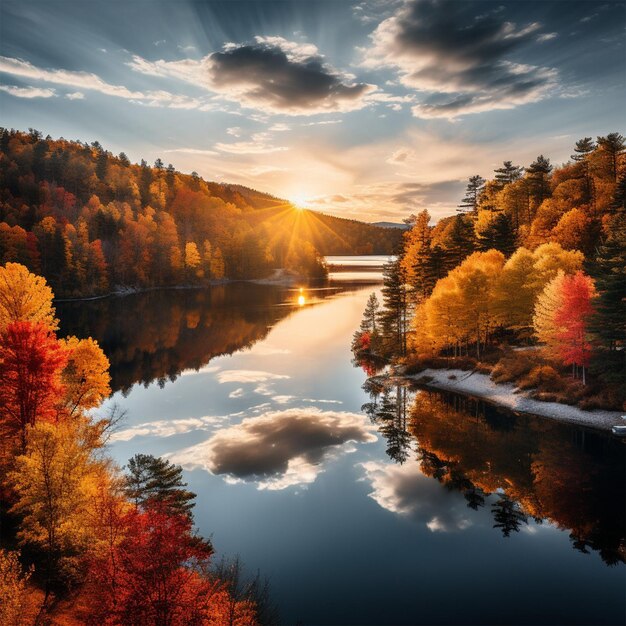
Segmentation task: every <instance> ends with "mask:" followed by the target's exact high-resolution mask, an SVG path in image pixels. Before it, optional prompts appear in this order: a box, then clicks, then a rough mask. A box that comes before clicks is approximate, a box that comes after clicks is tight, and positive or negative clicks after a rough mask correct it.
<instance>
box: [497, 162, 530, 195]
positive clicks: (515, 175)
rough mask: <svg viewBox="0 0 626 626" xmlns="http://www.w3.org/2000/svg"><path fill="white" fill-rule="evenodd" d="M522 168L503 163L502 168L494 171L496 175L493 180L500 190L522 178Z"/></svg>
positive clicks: (510, 163)
mask: <svg viewBox="0 0 626 626" xmlns="http://www.w3.org/2000/svg"><path fill="white" fill-rule="evenodd" d="M523 171H524V168H523V167H521V166H519V165H513V163H512V162H511V161H504V163H503V164H502V167H498V168H497V169H495V170H494V172H495V173H496V176H495V179H496V181H497V182H498V184H499V186H500V188H501V189H503V188H504V187H506V186H507V185H509V184H510V183H513V182H515V181H516V180H519V179H520V178H521V177H522V173H523Z"/></svg>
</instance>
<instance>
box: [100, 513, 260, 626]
mask: <svg viewBox="0 0 626 626" xmlns="http://www.w3.org/2000/svg"><path fill="white" fill-rule="evenodd" d="M122 523H123V527H124V538H123V539H122V540H121V541H120V542H119V543H118V544H117V545H115V546H113V547H112V548H111V550H110V551H109V553H108V554H107V555H106V556H104V557H100V558H97V559H95V560H94V561H93V562H92V564H91V568H90V570H91V572H90V576H89V579H90V580H91V591H90V593H89V596H90V601H89V603H88V604H89V611H90V614H89V617H88V622H89V623H93V624H99V625H101V624H106V625H113V624H116V625H117V624H155V625H159V626H160V625H162V626H165V625H167V626H179V625H180V626H183V625H186V624H211V625H213V624H216V625H217V624H221V623H222V621H221V617H220V616H222V615H225V614H226V612H227V607H228V600H229V598H230V596H229V594H228V592H227V589H226V588H225V587H224V585H223V584H221V583H220V582H219V581H217V580H215V579H213V578H211V577H210V576H208V575H207V574H206V573H207V571H208V562H209V558H210V556H211V554H212V552H213V549H212V547H211V545H210V543H208V542H207V541H204V540H203V539H202V538H200V537H198V536H197V535H195V534H194V533H193V532H192V528H191V520H190V518H189V516H187V515H176V514H172V513H171V512H168V511H167V510H165V509H164V508H162V507H158V506H149V507H148V508H146V509H145V510H140V509H134V510H132V511H130V512H129V513H127V514H126V515H124V516H123V518H122ZM245 608H246V610H245V611H244V613H245V614H247V615H250V611H249V610H248V609H249V607H245ZM242 610H243V609H242ZM251 615H252V616H253V615H254V613H253V612H252V613H251ZM247 623H249V624H252V623H254V617H252V618H251V620H250V621H248V622H247Z"/></svg>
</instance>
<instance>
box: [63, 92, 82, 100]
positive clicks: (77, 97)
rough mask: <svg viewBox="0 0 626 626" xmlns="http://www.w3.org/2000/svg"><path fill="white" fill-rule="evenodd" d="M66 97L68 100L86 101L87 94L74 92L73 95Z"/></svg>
mask: <svg viewBox="0 0 626 626" xmlns="http://www.w3.org/2000/svg"><path fill="white" fill-rule="evenodd" d="M65 97H66V98H67V99H68V100H84V99H85V94H84V93H83V92H82V91H73V92H71V93H66V94H65Z"/></svg>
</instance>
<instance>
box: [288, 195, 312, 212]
mask: <svg viewBox="0 0 626 626" xmlns="http://www.w3.org/2000/svg"><path fill="white" fill-rule="evenodd" d="M290 199H291V202H292V204H293V206H294V207H295V208H296V209H297V210H298V211H302V210H303V209H306V208H307V207H308V202H307V198H306V196H305V195H304V194H303V193H296V194H292V195H291V197H290Z"/></svg>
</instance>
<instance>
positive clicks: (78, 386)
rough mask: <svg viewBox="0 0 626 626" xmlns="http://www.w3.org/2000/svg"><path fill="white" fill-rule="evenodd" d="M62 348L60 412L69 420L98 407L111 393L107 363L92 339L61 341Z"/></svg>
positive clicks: (100, 349)
mask: <svg viewBox="0 0 626 626" xmlns="http://www.w3.org/2000/svg"><path fill="white" fill-rule="evenodd" d="M61 345H62V346H63V348H64V350H65V353H66V355H67V365H66V366H65V369H64V370H63V373H62V380H63V384H64V387H65V394H64V397H63V401H62V408H63V412H65V413H66V414H67V415H68V416H70V417H71V416H73V415H74V414H76V413H77V412H82V411H86V410H88V409H93V408H95V407H97V406H99V404H100V403H101V402H102V400H104V399H105V398H106V397H107V396H108V395H109V394H110V393H111V387H110V386H109V383H110V381H111V377H110V376H109V359H107V357H106V356H105V354H104V352H103V351H102V348H100V346H99V345H98V342H97V341H95V340H94V339H92V338H91V337H89V338H88V339H78V338H77V337H68V338H67V339H62V340H61Z"/></svg>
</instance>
